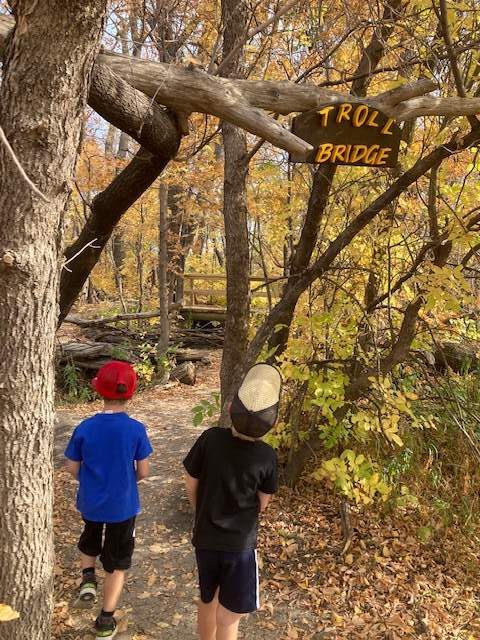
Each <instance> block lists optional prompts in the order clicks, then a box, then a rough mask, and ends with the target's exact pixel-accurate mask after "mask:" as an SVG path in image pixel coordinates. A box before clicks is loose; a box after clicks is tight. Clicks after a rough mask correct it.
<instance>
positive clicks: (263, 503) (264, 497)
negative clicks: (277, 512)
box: [257, 491, 272, 511]
mask: <svg viewBox="0 0 480 640" xmlns="http://www.w3.org/2000/svg"><path fill="white" fill-rule="evenodd" d="M257 496H258V501H259V503H260V511H265V509H266V508H267V507H268V503H269V502H270V500H271V499H272V495H271V494H270V493H262V491H257Z"/></svg>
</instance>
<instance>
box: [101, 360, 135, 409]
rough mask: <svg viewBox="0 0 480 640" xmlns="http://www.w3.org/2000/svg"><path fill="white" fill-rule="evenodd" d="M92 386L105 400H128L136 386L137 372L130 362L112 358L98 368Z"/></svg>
mask: <svg viewBox="0 0 480 640" xmlns="http://www.w3.org/2000/svg"><path fill="white" fill-rule="evenodd" d="M120 385H121V386H120ZM119 386H120V389H119ZM92 387H93V388H94V389H95V391H96V392H97V393H99V394H100V395H101V396H102V397H103V398H107V400H128V399H129V398H131V397H132V396H133V394H134V393H135V389H136V388H137V374H136V373H135V369H134V368H133V367H132V365H131V364H130V363H128V362H120V361H119V360H112V362H108V363H107V364H105V365H103V367H102V368H101V369H99V371H98V373H97V376H96V377H95V378H94V379H93V380H92Z"/></svg>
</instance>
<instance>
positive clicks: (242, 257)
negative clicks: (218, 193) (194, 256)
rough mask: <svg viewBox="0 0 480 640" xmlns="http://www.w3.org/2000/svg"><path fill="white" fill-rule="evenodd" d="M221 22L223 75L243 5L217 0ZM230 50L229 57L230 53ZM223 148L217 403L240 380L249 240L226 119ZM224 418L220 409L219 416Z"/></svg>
mask: <svg viewBox="0 0 480 640" xmlns="http://www.w3.org/2000/svg"><path fill="white" fill-rule="evenodd" d="M222 18H223V24H224V29H225V30H224V35H223V57H224V59H227V58H228V62H227V64H226V65H225V67H224V73H225V74H226V75H228V76H234V77H235V76H238V75H240V74H241V73H242V72H243V58H244V53H243V46H239V43H241V42H242V41H244V39H245V34H246V31H247V7H246V5H245V4H243V3H238V2H237V0H222ZM232 52H234V53H233V55H232ZM222 135H223V147H224V181H223V189H224V201H223V218H224V225H225V259H226V270H227V317H226V322H225V342H224V347H223V356H222V364H221V370H220V385H221V397H222V404H223V405H225V403H226V402H227V401H228V400H229V399H230V397H231V395H232V392H233V389H234V388H235V387H236V386H237V385H238V383H239V382H240V377H241V375H242V363H243V360H244V357H245V353H246V349H247V345H248V324H249V317H250V281H249V244H248V211H247V174H248V156H247V140H246V135H245V132H244V131H242V130H241V129H238V128H237V127H235V126H234V125H232V124H230V123H229V122H223V123H222ZM222 421H225V413H224V415H223V416H222Z"/></svg>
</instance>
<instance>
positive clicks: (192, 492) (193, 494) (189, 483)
mask: <svg viewBox="0 0 480 640" xmlns="http://www.w3.org/2000/svg"><path fill="white" fill-rule="evenodd" d="M185 489H186V491H187V497H188V500H189V502H190V504H191V505H192V507H193V508H194V509H195V507H196V505H197V491H198V478H193V477H192V476H191V475H190V474H189V473H186V474H185Z"/></svg>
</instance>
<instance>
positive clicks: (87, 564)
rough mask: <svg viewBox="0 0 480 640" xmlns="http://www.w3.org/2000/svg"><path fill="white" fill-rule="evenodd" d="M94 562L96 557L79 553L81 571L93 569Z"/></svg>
mask: <svg viewBox="0 0 480 640" xmlns="http://www.w3.org/2000/svg"><path fill="white" fill-rule="evenodd" d="M96 561H97V558H96V556H87V555H85V554H84V553H81V552H80V564H81V566H82V571H83V570H84V569H95V562H96Z"/></svg>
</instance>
